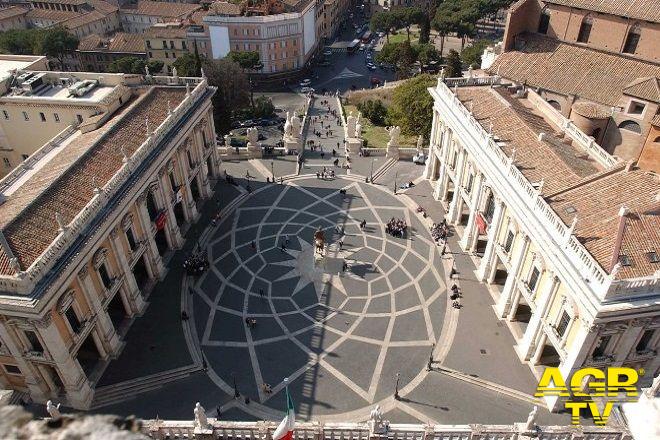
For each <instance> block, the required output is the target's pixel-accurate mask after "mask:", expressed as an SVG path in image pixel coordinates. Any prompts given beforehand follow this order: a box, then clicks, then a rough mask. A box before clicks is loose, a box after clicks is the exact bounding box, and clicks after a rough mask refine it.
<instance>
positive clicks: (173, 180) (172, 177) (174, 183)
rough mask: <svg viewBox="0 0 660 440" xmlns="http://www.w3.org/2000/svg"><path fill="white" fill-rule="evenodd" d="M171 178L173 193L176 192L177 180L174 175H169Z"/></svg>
mask: <svg viewBox="0 0 660 440" xmlns="http://www.w3.org/2000/svg"><path fill="white" fill-rule="evenodd" d="M169 176H170V185H171V186H172V191H174V192H176V179H174V173H169Z"/></svg>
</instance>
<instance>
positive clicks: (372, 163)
mask: <svg viewBox="0 0 660 440" xmlns="http://www.w3.org/2000/svg"><path fill="white" fill-rule="evenodd" d="M369 176H370V177H369V182H371V183H374V158H373V157H372V158H371V173H369Z"/></svg>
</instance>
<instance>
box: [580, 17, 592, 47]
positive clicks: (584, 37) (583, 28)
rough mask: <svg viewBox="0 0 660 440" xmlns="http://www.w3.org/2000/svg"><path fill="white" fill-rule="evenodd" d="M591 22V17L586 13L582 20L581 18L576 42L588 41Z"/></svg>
mask: <svg viewBox="0 0 660 440" xmlns="http://www.w3.org/2000/svg"><path fill="white" fill-rule="evenodd" d="M592 23H593V19H592V18H591V16H590V15H587V16H586V17H584V20H582V24H581V25H580V32H578V37H577V40H578V43H588V42H589V34H590V33H591V25H592Z"/></svg>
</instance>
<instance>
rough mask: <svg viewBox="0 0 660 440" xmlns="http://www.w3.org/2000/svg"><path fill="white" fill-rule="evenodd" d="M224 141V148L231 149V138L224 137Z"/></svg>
mask: <svg viewBox="0 0 660 440" xmlns="http://www.w3.org/2000/svg"><path fill="white" fill-rule="evenodd" d="M224 140H225V147H227V148H229V147H231V136H229V135H228V134H226V135H224Z"/></svg>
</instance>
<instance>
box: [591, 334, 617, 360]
mask: <svg viewBox="0 0 660 440" xmlns="http://www.w3.org/2000/svg"><path fill="white" fill-rule="evenodd" d="M611 340H612V336H611V335H607V336H603V337H601V338H600V341H598V345H596V348H594V352H593V354H592V355H591V357H593V358H601V357H603V356H605V353H607V351H606V350H607V345H608V344H609V343H610V341H611Z"/></svg>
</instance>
